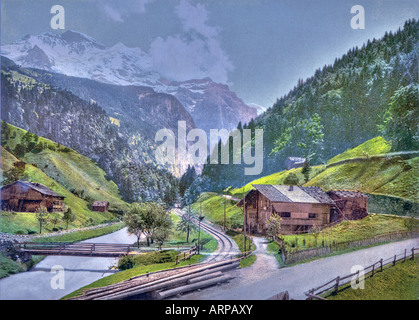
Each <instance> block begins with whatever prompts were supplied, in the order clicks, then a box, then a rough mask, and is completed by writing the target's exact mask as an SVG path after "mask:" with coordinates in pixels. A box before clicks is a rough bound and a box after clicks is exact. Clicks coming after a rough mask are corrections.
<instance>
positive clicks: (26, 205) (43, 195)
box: [1, 181, 65, 212]
mask: <svg viewBox="0 0 419 320" xmlns="http://www.w3.org/2000/svg"><path fill="white" fill-rule="evenodd" d="M64 198H65V197H64V196H62V195H60V194H58V193H55V192H54V191H52V190H51V189H49V188H48V187H46V186H44V185H43V184H40V183H36V182H28V181H16V182H13V183H11V184H8V185H6V186H3V187H2V188H1V209H2V210H12V211H16V212H35V211H36V210H37V209H38V208H40V207H45V208H46V209H47V210H48V212H63V211H64Z"/></svg>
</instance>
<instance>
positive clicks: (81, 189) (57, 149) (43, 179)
mask: <svg viewBox="0 0 419 320" xmlns="http://www.w3.org/2000/svg"><path fill="white" fill-rule="evenodd" d="M1 142H2V143H1V144H2V147H1V164H2V167H1V173H2V177H3V178H4V177H5V174H7V172H8V171H9V170H10V169H11V168H12V167H13V163H15V162H16V161H23V162H25V163H26V166H25V171H24V173H23V175H22V176H21V177H20V179H21V180H26V181H32V182H38V183H41V184H43V185H45V186H47V187H48V188H50V189H51V190H53V191H55V192H57V193H59V194H61V195H63V196H65V199H64V203H65V205H66V206H67V207H68V208H71V210H72V212H73V213H74V214H75V215H76V220H75V221H74V222H73V223H71V224H70V225H69V227H70V228H71V227H81V226H87V225H93V224H99V223H104V222H108V221H114V220H117V219H118V213H119V214H121V213H122V212H124V211H126V210H127V209H128V208H129V205H128V204H127V203H126V202H124V201H123V200H122V199H121V196H120V194H119V190H118V187H117V186H116V184H115V183H114V182H113V181H111V180H108V179H107V178H106V174H105V172H104V171H103V170H102V169H100V168H99V167H98V166H97V165H96V163H95V162H94V161H92V160H90V159H89V158H87V157H85V156H82V155H80V154H78V153H77V152H75V151H74V150H72V149H70V148H67V147H64V146H62V145H59V144H57V143H55V142H53V141H51V140H48V139H45V138H42V137H39V136H36V135H34V134H30V133H29V134H28V132H27V131H26V130H23V129H20V128H17V127H15V126H12V125H10V124H7V123H5V122H2V141H1ZM22 146H23V147H22ZM94 200H106V201H109V203H110V211H112V212H114V213H112V212H105V213H102V212H101V213H100V212H93V211H91V210H90V209H89V207H90V205H91V203H92V202H93V201H94ZM56 215H60V214H56ZM58 226H60V224H58ZM63 226H64V223H62V224H61V226H60V227H63ZM29 230H30V231H38V223H37V221H36V219H35V214H33V213H16V214H8V213H5V212H3V213H2V223H1V231H4V232H14V233H15V232H18V231H20V232H24V233H26V232H27V231H29ZM47 230H48V227H47Z"/></svg>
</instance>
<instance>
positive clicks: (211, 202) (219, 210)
mask: <svg viewBox="0 0 419 320" xmlns="http://www.w3.org/2000/svg"><path fill="white" fill-rule="evenodd" d="M224 201H225V202H226V224H227V226H228V227H230V228H237V227H238V226H240V225H241V224H242V222H243V218H242V216H243V211H242V209H241V208H239V207H237V206H236V204H237V202H236V201H231V200H227V199H225V198H223V197H221V196H218V195H217V194H216V193H213V192H204V193H202V194H201V196H200V197H199V198H198V200H197V201H196V202H195V203H194V204H192V206H191V210H192V211H193V212H195V213H199V210H200V209H201V210H202V214H203V215H205V219H207V220H209V221H211V222H213V223H216V224H218V225H224Z"/></svg>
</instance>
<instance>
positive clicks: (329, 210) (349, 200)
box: [238, 184, 368, 234]
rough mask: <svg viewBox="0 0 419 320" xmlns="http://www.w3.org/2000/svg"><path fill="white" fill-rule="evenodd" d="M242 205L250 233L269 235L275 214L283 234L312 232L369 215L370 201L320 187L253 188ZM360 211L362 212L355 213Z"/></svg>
mask: <svg viewBox="0 0 419 320" xmlns="http://www.w3.org/2000/svg"><path fill="white" fill-rule="evenodd" d="M252 186H253V189H252V190H251V191H249V193H248V194H247V195H246V196H245V198H244V199H242V200H241V201H240V202H239V203H238V206H242V207H243V206H244V225H245V226H246V232H247V233H250V234H266V231H267V220H268V219H269V217H270V216H271V215H272V214H278V215H279V216H280V217H281V229H280V232H281V233H282V234H295V233H302V232H308V231H310V230H313V229H315V228H317V227H320V226H324V225H326V224H329V223H330V222H333V221H337V220H342V219H348V220H353V219H361V218H363V217H365V216H366V214H368V213H367V203H368V198H367V197H366V196H364V195H363V194H362V193H359V192H352V193H351V192H343V191H333V192H330V193H329V194H328V193H326V192H324V191H323V190H322V189H320V188H319V187H302V186H287V185H260V184H254V185H252ZM354 208H359V209H358V211H353V209H354Z"/></svg>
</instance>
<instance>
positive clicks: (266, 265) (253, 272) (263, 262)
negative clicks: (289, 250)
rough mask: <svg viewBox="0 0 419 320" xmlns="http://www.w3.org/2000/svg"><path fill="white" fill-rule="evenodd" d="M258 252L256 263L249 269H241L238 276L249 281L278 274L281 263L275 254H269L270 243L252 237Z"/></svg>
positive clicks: (255, 252) (263, 239)
mask: <svg viewBox="0 0 419 320" xmlns="http://www.w3.org/2000/svg"><path fill="white" fill-rule="evenodd" d="M252 241H253V243H254V244H255V245H256V250H255V251H254V252H253V253H254V254H255V255H256V261H255V263H254V264H252V265H251V266H250V267H248V268H244V269H240V270H238V271H237V272H236V276H237V277H240V278H242V279H247V280H249V281H253V280H258V279H262V278H265V277H266V276H267V275H268V274H270V273H272V272H276V271H278V269H279V263H278V261H277V260H276V258H275V257H274V255H273V254H268V253H267V247H268V243H269V241H268V240H267V239H266V238H262V237H252Z"/></svg>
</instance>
